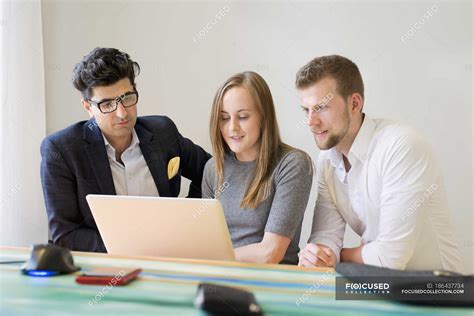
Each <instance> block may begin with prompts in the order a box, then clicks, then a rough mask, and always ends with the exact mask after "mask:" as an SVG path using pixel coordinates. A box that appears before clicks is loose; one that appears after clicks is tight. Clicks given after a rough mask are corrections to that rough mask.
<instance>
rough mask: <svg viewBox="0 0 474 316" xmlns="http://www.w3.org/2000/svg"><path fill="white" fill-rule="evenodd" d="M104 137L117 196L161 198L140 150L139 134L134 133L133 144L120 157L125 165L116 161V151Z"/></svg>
mask: <svg viewBox="0 0 474 316" xmlns="http://www.w3.org/2000/svg"><path fill="white" fill-rule="evenodd" d="M102 136H103V137H104V142H105V148H106V150H107V156H108V157H109V163H110V169H111V171H112V178H113V180H114V186H115V192H116V194H117V195H133V196H159V194H158V189H157V188H156V184H155V181H154V180H153V177H152V175H151V172H150V169H148V165H147V164H146V161H145V158H144V157H143V154H142V151H141V149H140V146H139V143H140V140H139V139H138V136H137V133H136V132H135V129H133V131H132V142H131V143H130V146H128V148H127V149H125V151H124V152H123V153H122V156H121V157H120V158H121V160H122V162H123V165H122V164H121V163H120V162H118V161H117V160H116V159H115V149H114V147H112V145H110V143H109V142H108V141H107V138H105V136H104V135H103V134H102Z"/></svg>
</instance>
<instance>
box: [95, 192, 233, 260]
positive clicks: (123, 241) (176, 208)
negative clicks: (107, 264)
mask: <svg viewBox="0 0 474 316" xmlns="http://www.w3.org/2000/svg"><path fill="white" fill-rule="evenodd" d="M86 199H87V202H88V203H89V207H90V209H91V211H92V215H93V216H94V220H95V222H96V224H97V227H98V228H99V232H100V235H101V236H102V239H103V241H104V244H105V247H106V248H107V252H108V253H111V254H124V255H141V256H159V257H175V258H193V259H213V260H227V261H233V260H235V255H234V250H233V248H232V242H231V240H230V235H229V230H228V228H227V223H226V221H225V217H224V212H223V210H222V206H221V203H220V202H219V201H218V200H210V199H184V198H161V197H146V196H119V195H95V194H89V195H87V196H86Z"/></svg>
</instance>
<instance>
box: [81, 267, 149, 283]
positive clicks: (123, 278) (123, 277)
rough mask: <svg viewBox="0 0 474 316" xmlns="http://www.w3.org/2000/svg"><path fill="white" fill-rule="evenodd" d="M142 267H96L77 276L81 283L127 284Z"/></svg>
mask: <svg viewBox="0 0 474 316" xmlns="http://www.w3.org/2000/svg"><path fill="white" fill-rule="evenodd" d="M140 272H142V269H136V268H96V269H92V270H90V271H88V272H85V273H83V274H82V275H80V276H78V277H77V278H76V282H77V283H80V284H103V285H126V284H128V283H130V282H131V281H132V280H134V279H135V278H136V277H137V276H138V274H139V273H140Z"/></svg>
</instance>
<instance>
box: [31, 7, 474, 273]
mask: <svg viewBox="0 0 474 316" xmlns="http://www.w3.org/2000/svg"><path fill="white" fill-rule="evenodd" d="M434 6H435V7H434ZM429 10H430V11H431V12H434V13H433V14H432V16H431V17H428V18H427V19H426V18H423V16H424V15H425V16H426V14H427V11H429ZM219 11H221V13H222V12H224V13H225V15H224V16H223V17H221V19H220V20H218V19H216V18H215V16H216V15H217V14H219ZM226 11H227V12H226ZM472 15H473V9H472V3H471V2H470V1H464V2H461V1H450V2H432V1H417V2H415V1H406V2H404V1H396V2H389V1H382V2H378V1H377V2H376V1H372V2H361V1H357V2H356V1H323V2H298V1H271V2H269V1H266V2H263V1H260V2H254V1H252V2H244V1H233V2H197V1H196V2H175V1H173V2H171V1H92V0H91V1H52V0H47V1H43V3H42V16H43V40H44V59H45V88H46V104H47V107H46V117H47V119H46V127H47V133H48V134H50V133H52V132H54V131H56V130H59V129H62V128H65V127H66V126H68V125H70V124H72V123H74V122H76V121H79V120H83V119H87V118H88V116H87V114H86V113H85V111H84V110H83V109H82V108H81V104H80V94H79V93H78V92H77V91H75V90H74V89H73V87H72V84H71V76H72V69H73V67H74V65H75V64H76V63H77V62H79V61H80V60H81V59H82V57H83V56H84V55H86V54H87V53H88V52H89V51H90V50H92V49H93V48H94V47H97V46H100V47H115V48H118V49H120V50H123V51H125V52H127V53H129V54H130V56H131V57H132V59H134V60H135V61H137V62H138V63H139V64H140V66H141V69H142V72H141V74H140V75H139V76H138V77H137V83H138V91H139V93H140V102H139V105H138V106H139V107H138V111H139V115H151V114H160V115H167V116H169V117H171V118H172V119H173V120H174V122H175V123H176V124H177V126H178V128H179V129H180V132H181V133H182V134H183V135H184V136H186V137H188V138H191V139H192V140H193V141H194V142H196V143H198V144H200V145H201V146H203V147H204V148H205V149H206V150H208V151H209V152H210V151H211V145H210V141H209V134H208V122H209V112H210V108H211V102H212V98H213V96H214V93H215V91H216V89H217V87H218V86H219V85H220V84H221V83H222V82H223V81H224V80H225V79H227V78H228V77H229V76H231V75H232V74H234V73H236V72H241V71H245V70H253V71H256V72H258V73H260V74H261V75H262V76H263V77H264V78H265V80H266V81H267V83H268V84H269V86H270V89H271V90H272V93H273V97H274V101H275V104H276V110H277V115H278V120H279V125H280V129H281V132H282V136H283V139H284V141H285V142H287V143H289V144H291V145H293V146H295V147H299V148H301V149H303V150H305V151H306V152H308V153H309V154H310V155H311V156H312V158H313V160H314V161H316V158H317V156H318V149H317V148H316V146H315V144H314V142H313V140H312V137H311V135H310V133H309V131H308V128H307V126H306V125H305V123H304V116H303V113H302V112H301V110H300V109H299V100H298V97H297V94H296V92H295V89H294V78H295V74H296V71H297V70H298V69H299V68H300V67H301V66H302V65H303V64H305V63H306V62H308V61H309V60H310V59H312V58H314V57H316V56H321V55H328V54H340V55H343V56H346V57H348V58H350V59H352V60H353V61H354V62H355V63H356V64H357V65H358V66H359V69H360V71H361V73H362V76H363V79H364V82H365V88H366V99H365V106H364V111H365V113H367V115H369V116H370V117H373V118H390V119H393V120H395V121H399V122H402V123H406V124H409V125H412V126H414V127H415V128H416V129H418V130H419V131H420V133H422V134H423V135H424V136H426V137H427V138H428V139H429V140H430V142H431V143H432V145H433V147H434V150H435V152H436V154H437V156H438V157H439V160H440V163H441V166H442V170H443V174H444V177H445V183H446V186H447V190H448V195H449V202H450V208H451V211H452V215H453V221H454V226H455V230H456V238H457V242H458V244H459V247H460V248H461V252H462V255H463V258H464V261H465V267H466V269H467V271H469V272H471V273H472V272H473V271H474V268H473V246H474V238H473V216H472V211H473V201H472V196H473V193H474V192H473V168H472V163H473V159H474V156H473V152H472V148H473V144H474V143H473V132H472V121H473V114H472V104H473V103H472V90H473V89H472V87H473V79H472V76H473V72H474V71H473V52H472V51H473V49H472V42H473V35H472V33H473V31H472ZM415 23H416V27H415ZM206 25H208V26H210V28H209V27H208V28H207V30H204V31H203V28H205V26H206ZM200 31H201V33H200V34H201V35H199V32H200ZM402 36H405V38H404V39H402ZM38 163H39V162H38ZM313 188H314V187H313ZM183 192H184V190H183ZM315 199H316V194H315V190H314V189H313V192H312V195H311V198H310V202H309V204H308V208H307V211H306V215H305V220H304V227H303V235H302V238H301V241H302V245H303V244H305V242H306V240H307V238H308V236H309V233H310V229H311V218H312V212H313V207H314V202H315ZM357 242H358V238H357V237H356V236H354V234H353V233H351V232H348V233H347V234H346V240H345V244H346V245H356V244H357Z"/></svg>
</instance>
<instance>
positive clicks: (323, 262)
mask: <svg viewBox="0 0 474 316" xmlns="http://www.w3.org/2000/svg"><path fill="white" fill-rule="evenodd" d="M298 256H299V259H300V260H299V263H298V265H299V266H302V267H334V266H336V254H335V253H334V252H333V251H332V250H331V248H329V247H326V246H324V245H321V244H311V243H309V244H307V245H306V247H305V248H304V249H303V250H301V251H300V253H299V255H298Z"/></svg>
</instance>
